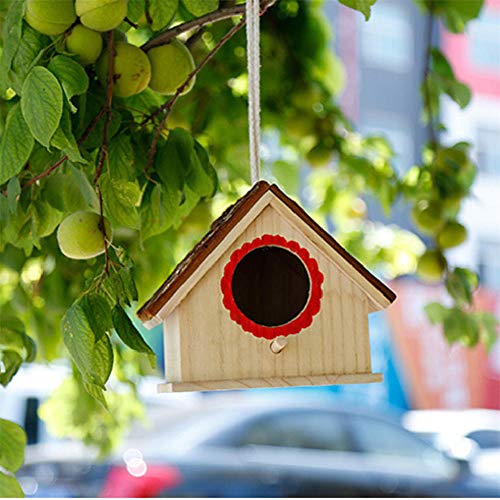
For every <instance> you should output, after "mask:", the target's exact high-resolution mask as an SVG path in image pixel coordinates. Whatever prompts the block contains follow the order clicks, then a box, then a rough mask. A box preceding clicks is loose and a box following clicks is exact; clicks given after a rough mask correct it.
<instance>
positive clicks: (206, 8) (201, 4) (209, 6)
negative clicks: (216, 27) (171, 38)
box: [182, 0, 219, 17]
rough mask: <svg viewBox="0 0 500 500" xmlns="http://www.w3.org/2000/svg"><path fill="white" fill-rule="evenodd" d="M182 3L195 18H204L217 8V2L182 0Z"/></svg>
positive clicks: (211, 0)
mask: <svg viewBox="0 0 500 500" xmlns="http://www.w3.org/2000/svg"><path fill="white" fill-rule="evenodd" d="M182 3H183V4H184V7H186V9H187V10H188V11H189V12H190V13H191V14H193V16H196V17H200V16H204V15H205V14H208V13H209V12H212V11H214V10H216V9H217V8H218V7H219V0H182Z"/></svg>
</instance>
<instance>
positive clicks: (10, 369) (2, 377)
mask: <svg viewBox="0 0 500 500" xmlns="http://www.w3.org/2000/svg"><path fill="white" fill-rule="evenodd" d="M0 361H1V362H2V363H1V366H0V385H3V386H4V387H7V385H8V384H9V383H10V381H11V380H12V379H13V378H14V375H15V374H16V373H17V372H18V371H19V368H21V365H22V364H23V358H22V357H21V356H20V355H19V354H18V353H17V352H14V351H2V352H0Z"/></svg>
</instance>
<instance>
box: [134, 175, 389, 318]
mask: <svg viewBox="0 0 500 500" xmlns="http://www.w3.org/2000/svg"><path fill="white" fill-rule="evenodd" d="M266 196H268V197H270V198H271V199H272V198H274V199H277V200H279V201H280V202H282V203H283V205H284V206H285V207H286V208H287V209H288V211H289V212H290V214H291V215H292V216H293V215H295V216H296V217H298V218H299V219H300V220H301V221H303V222H304V223H305V224H307V226H309V227H310V228H311V229H312V230H313V231H314V232H315V233H316V234H317V235H318V236H319V237H320V238H321V240H323V241H324V242H325V243H326V244H327V247H328V250H330V249H331V252H335V254H336V255H337V256H340V257H341V259H338V258H337V259H336V261H337V262H340V263H341V264H342V266H343V267H346V266H347V267H348V268H351V269H353V270H355V273H352V272H350V273H349V274H350V275H351V277H353V279H354V280H355V281H356V282H357V283H358V284H361V285H362V287H363V289H364V290H367V294H369V295H370V296H371V297H372V294H371V293H369V292H373V295H374V296H375V297H377V300H374V302H375V303H376V305H377V306H378V307H377V308H375V309H374V310H376V309H382V308H385V307H387V306H388V305H389V304H391V303H392V302H393V301H394V300H395V299H396V294H395V293H394V292H393V291H392V290H391V289H390V288H388V287H387V286H386V285H385V284H384V283H382V282H381V281H380V280H379V279H378V278H377V277H375V276H374V275H373V274H372V273H370V271H368V269H366V268H365V267H364V266H363V264H361V263H360V262H359V261H358V260H357V259H356V258H354V257H353V256H352V255H351V254H350V253H349V252H348V251H347V250H345V249H344V248H343V247H342V246H341V245H340V244H339V243H338V242H337V241H336V240H335V239H334V238H333V237H332V236H331V235H330V234H329V233H328V232H327V231H325V230H324V229H323V228H322V227H321V226H320V225H319V224H318V223H316V222H315V221H314V220H313V219H312V218H311V217H310V216H309V215H308V214H307V213H306V212H305V211H304V209H303V208H301V207H300V206H299V205H298V204H297V203H296V202H295V201H293V200H292V199H291V198H289V197H288V196H287V195H286V194H285V193H283V191H281V190H280V189H279V188H278V186H276V185H275V184H269V183H268V182H266V181H259V182H257V183H256V184H255V185H254V186H253V187H252V188H251V189H250V190H249V191H248V192H247V193H246V194H245V195H244V196H243V197H242V198H240V199H239V200H238V201H237V202H236V203H235V204H234V205H232V206H230V207H229V208H227V209H226V210H225V211H224V213H223V214H222V215H221V216H220V217H219V218H218V219H216V220H215V221H214V222H213V223H212V225H211V227H210V230H209V232H208V233H207V234H206V235H205V236H204V237H203V239H202V240H201V241H200V242H199V243H198V244H197V245H196V246H195V247H194V248H193V250H192V251H191V252H189V253H188V254H187V255H186V257H184V259H183V260H182V261H181V262H180V263H179V264H178V265H177V267H176V268H175V269H174V271H173V272H172V274H170V276H169V277H168V278H167V280H166V281H165V282H164V283H163V284H162V285H161V286H160V287H159V289H158V290H157V291H156V293H155V294H154V295H153V296H152V297H151V298H150V299H149V300H148V301H147V302H146V303H145V304H144V305H143V306H142V307H141V308H140V309H139V311H138V313H137V315H138V316H139V318H140V319H141V320H142V321H143V322H144V323H145V324H146V326H154V325H155V324H159V323H160V322H161V320H160V319H159V318H158V317H157V315H158V313H159V312H160V310H161V309H163V308H164V306H166V305H167V303H168V304H169V306H170V307H169V309H170V310H172V307H175V306H176V305H177V304H178V303H179V302H180V301H181V300H182V298H183V297H184V296H185V294H186V293H187V291H186V290H184V293H183V294H182V295H179V293H178V292H179V291H180V290H181V288H184V286H185V284H186V282H188V280H189V278H191V277H192V276H193V275H194V273H195V271H197V270H198V269H199V268H200V266H201V264H202V263H205V261H206V260H207V259H210V257H211V255H212V254H213V253H214V250H215V249H216V248H217V247H218V246H219V245H220V244H221V243H222V242H223V241H224V240H225V239H226V237H228V236H229V234H230V233H231V232H232V231H233V229H235V227H236V226H237V224H238V223H239V222H240V221H241V220H242V219H243V218H244V217H245V216H246V215H247V214H248V212H249V211H250V210H251V209H252V208H253V207H255V205H256V204H257V203H258V202H259V201H261V200H262V199H263V198H264V197H266ZM199 279H201V276H199V277H198V278H197V279H195V280H189V281H190V283H189V289H191V288H192V287H193V286H194V285H195V284H196V282H197V281H198V280H199ZM171 302H174V303H173V304H170V303H171Z"/></svg>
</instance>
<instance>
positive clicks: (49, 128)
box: [21, 66, 63, 148]
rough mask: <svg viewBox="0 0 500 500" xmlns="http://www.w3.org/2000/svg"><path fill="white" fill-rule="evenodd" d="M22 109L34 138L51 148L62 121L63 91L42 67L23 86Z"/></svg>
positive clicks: (29, 75) (32, 72) (30, 75)
mask: <svg viewBox="0 0 500 500" xmlns="http://www.w3.org/2000/svg"><path fill="white" fill-rule="evenodd" d="M22 95H23V97H22V99H21V108H22V111H23V116H24V119H25V121H26V123H27V124H28V127H29V128H30V130H31V133H32V135H33V137H34V138H35V139H36V140H37V141H38V142H39V143H40V144H42V145H44V146H45V147H47V148H48V147H49V145H50V139H51V138H52V136H53V135H54V132H55V131H56V129H57V127H58V126H59V122H60V121H61V116H62V109H63V97H62V90H61V86H60V85H59V82H58V81H57V78H56V77H55V76H54V75H53V74H52V73H51V72H50V71H49V70H48V69H47V68H44V67H42V66H35V67H34V68H33V69H32V70H31V71H30V72H29V74H28V76H27V77H26V80H25V81H24V84H23V91H22Z"/></svg>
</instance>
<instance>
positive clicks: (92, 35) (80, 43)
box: [66, 24, 102, 66]
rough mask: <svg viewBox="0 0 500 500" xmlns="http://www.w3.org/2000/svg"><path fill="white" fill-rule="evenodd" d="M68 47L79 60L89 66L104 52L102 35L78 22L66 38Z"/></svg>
mask: <svg viewBox="0 0 500 500" xmlns="http://www.w3.org/2000/svg"><path fill="white" fill-rule="evenodd" d="M66 49H67V50H68V52H71V53H72V54H76V55H77V56H78V57H77V59H78V61H79V62H80V63H81V64H83V65H84V66H87V64H92V63H95V62H96V61H97V59H98V57H99V56H100V55H101V52H102V36H101V34H100V33H98V32H97V31H94V30H91V29H89V28H86V27H85V26H82V25H81V24H78V25H77V26H75V27H74V28H73V29H72V30H71V33H70V34H69V35H68V37H67V38H66Z"/></svg>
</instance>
